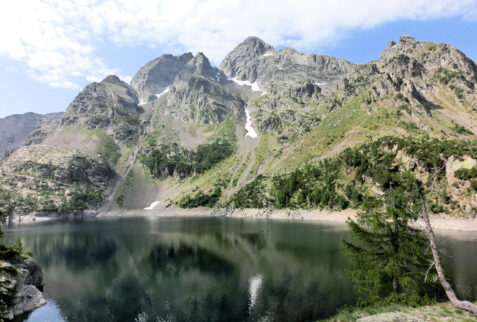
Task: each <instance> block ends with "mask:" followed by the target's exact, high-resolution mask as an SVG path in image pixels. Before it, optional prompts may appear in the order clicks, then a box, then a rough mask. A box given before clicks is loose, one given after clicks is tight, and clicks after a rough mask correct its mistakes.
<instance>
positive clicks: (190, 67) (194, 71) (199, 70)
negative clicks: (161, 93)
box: [174, 53, 227, 86]
mask: <svg viewBox="0 0 477 322" xmlns="http://www.w3.org/2000/svg"><path fill="white" fill-rule="evenodd" d="M192 77H204V78H206V79H208V80H211V81H213V82H217V83H224V82H225V81H226V80H227V76H225V74H224V73H223V72H222V71H221V70H219V69H218V68H215V67H212V66H211V65H210V62H209V59H208V58H207V57H206V56H205V55H204V54H203V53H198V54H197V55H196V56H195V57H194V59H192V60H190V61H189V62H188V63H187V64H186V65H184V67H183V68H182V70H181V71H180V72H179V73H178V74H177V77H176V79H175V83H174V85H176V86H177V85H179V86H181V85H188V84H189V81H190V79H191V78H192Z"/></svg>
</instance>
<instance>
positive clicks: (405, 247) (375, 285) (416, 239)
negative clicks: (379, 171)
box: [343, 173, 436, 305]
mask: <svg viewBox="0 0 477 322" xmlns="http://www.w3.org/2000/svg"><path fill="white" fill-rule="evenodd" d="M415 182H416V181H415V180H414V178H413V177H412V176H411V175H410V174H409V173H407V174H399V173H398V174H394V175H393V177H392V179H391V180H390V181H389V182H388V184H389V186H388V188H387V189H385V190H386V191H385V193H384V194H383V195H382V196H380V197H373V198H368V199H367V200H366V201H365V202H364V205H363V211H362V212H360V213H359V214H358V217H357V220H356V221H353V220H351V219H349V220H348V225H349V228H350V230H351V237H352V241H343V243H344V246H345V251H346V255H347V256H348V257H349V260H350V264H351V269H350V271H349V274H350V276H351V278H352V280H353V282H354V283H355V285H356V286H357V288H358V290H359V291H360V292H362V294H363V295H364V298H363V299H361V304H364V305H370V304H385V303H403V304H421V303H424V302H427V301H428V300H429V296H428V295H432V294H433V293H434V294H435V291H436V284H433V283H430V281H432V278H431V279H429V278H427V279H426V274H427V273H428V272H426V270H427V269H428V267H429V265H430V264H431V263H432V259H431V254H430V252H429V250H428V248H427V245H428V244H427V243H428V242H427V239H426V238H425V236H424V235H423V233H422V232H421V231H420V230H418V229H415V228H413V227H411V222H412V221H414V220H416V219H417V216H418V214H419V207H420V200H419V196H418V195H416V194H415V193H412V191H416V190H415V189H414V188H415V187H414V185H415ZM384 188H386V187H384ZM425 280H427V281H428V282H427V283H425Z"/></svg>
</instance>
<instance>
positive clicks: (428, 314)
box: [322, 302, 475, 322]
mask: <svg viewBox="0 0 477 322" xmlns="http://www.w3.org/2000/svg"><path fill="white" fill-rule="evenodd" d="M389 312H395V313H396V314H395V315H394V316H392V317H391V316H382V317H381V319H380V320H379V321H385V318H388V319H391V318H392V319H393V321H394V319H395V320H396V321H397V320H399V321H404V320H407V319H406V318H408V319H409V318H414V319H417V320H419V321H459V322H467V321H475V316H473V315H472V314H470V313H469V312H467V311H463V310H459V309H456V308H455V307H454V306H452V304H450V303H448V302H447V303H438V304H434V305H429V306H422V307H409V306H402V305H385V306H377V307H366V308H356V309H352V308H349V309H344V310H342V311H340V312H339V313H338V314H336V315H335V316H333V317H331V318H328V319H324V320H322V321H328V322H332V321H333V322H335V321H336V322H338V321H339V322H347V321H356V320H357V319H359V318H362V317H366V316H372V315H378V314H383V313H389ZM399 318H400V319H399ZM376 319H377V320H378V316H376Z"/></svg>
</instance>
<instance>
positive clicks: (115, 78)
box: [101, 75, 126, 85]
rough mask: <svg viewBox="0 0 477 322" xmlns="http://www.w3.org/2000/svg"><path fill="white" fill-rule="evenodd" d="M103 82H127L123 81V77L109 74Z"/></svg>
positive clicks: (118, 83)
mask: <svg viewBox="0 0 477 322" xmlns="http://www.w3.org/2000/svg"><path fill="white" fill-rule="evenodd" d="M101 83H111V84H117V85H120V84H122V83H124V84H126V83H125V82H123V81H122V80H121V79H119V77H118V76H116V75H109V76H106V77H105V78H104V79H103V80H102V81H101Z"/></svg>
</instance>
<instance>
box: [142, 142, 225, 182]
mask: <svg viewBox="0 0 477 322" xmlns="http://www.w3.org/2000/svg"><path fill="white" fill-rule="evenodd" d="M233 152H234V146H233V144H232V143H231V142H230V141H229V140H220V139H216V140H214V141H213V142H211V143H206V144H201V145H199V146H198V147H197V150H195V151H189V150H186V149H184V148H182V147H180V146H179V145H177V144H175V143H174V144H169V145H167V144H161V145H160V146H159V147H158V148H154V149H153V150H152V151H151V152H150V153H148V154H147V155H145V156H144V157H143V158H142V160H141V162H142V163H143V164H144V165H145V166H146V167H147V168H148V169H149V171H150V173H151V175H152V176H153V177H154V178H167V177H170V176H178V177H179V178H185V177H188V176H190V175H192V174H200V173H204V172H206V171H207V170H209V169H210V168H212V167H213V166H214V165H216V164H217V163H219V162H220V161H222V160H224V159H226V158H227V157H229V156H230V155H232V154H233Z"/></svg>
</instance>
